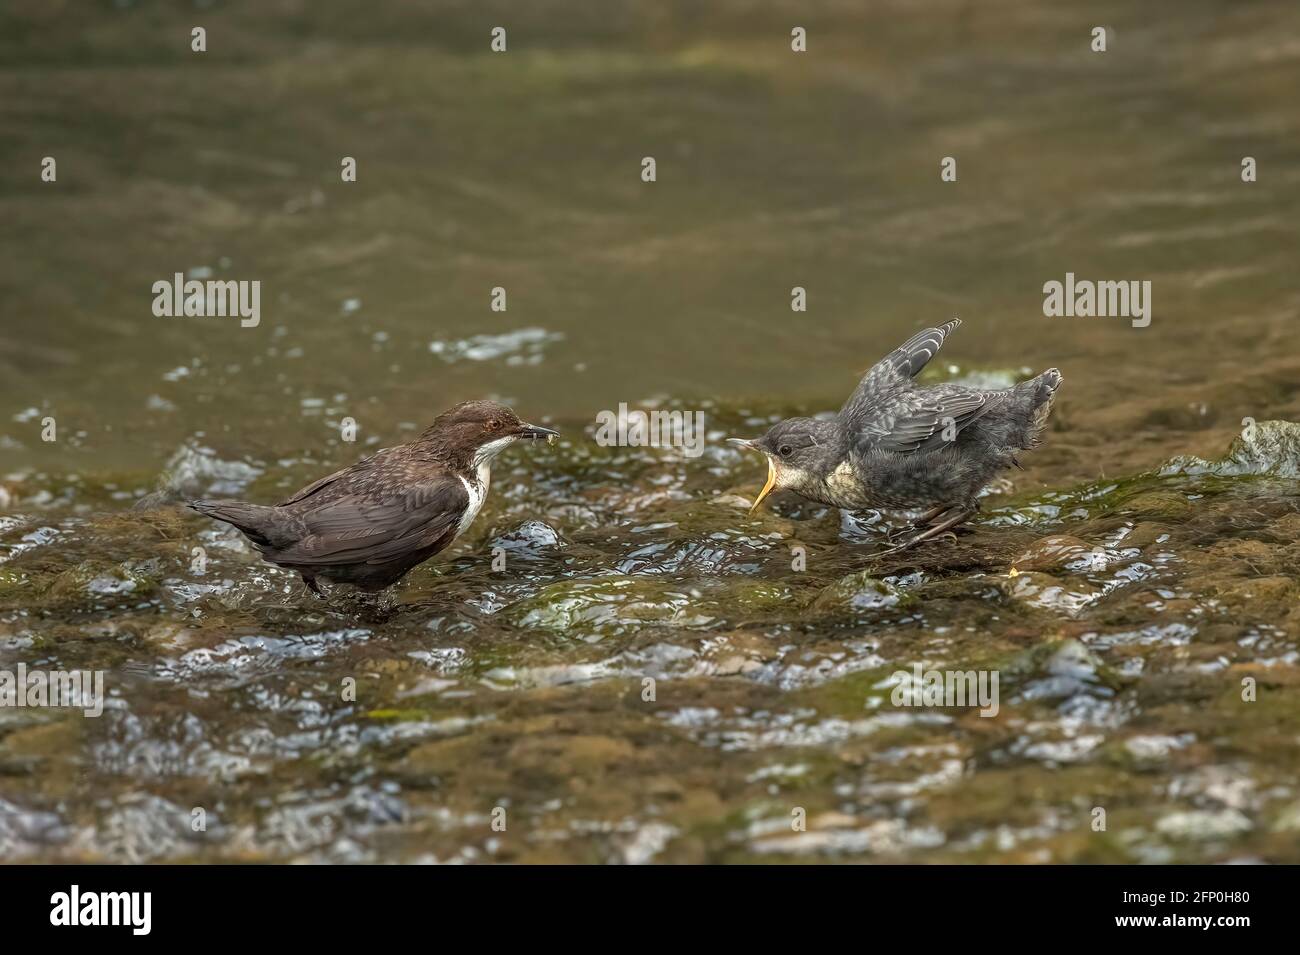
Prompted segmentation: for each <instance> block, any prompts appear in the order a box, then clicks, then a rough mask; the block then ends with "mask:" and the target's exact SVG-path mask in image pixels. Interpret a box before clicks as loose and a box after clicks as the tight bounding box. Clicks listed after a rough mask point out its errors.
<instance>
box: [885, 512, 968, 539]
mask: <svg viewBox="0 0 1300 955" xmlns="http://www.w3.org/2000/svg"><path fill="white" fill-rule="evenodd" d="M951 508H952V505H951V504H938V505H936V506H935V507H932V508H930V509H929V510H928V511H926V512H925V513H924V514H922V515H920V516H919V517H916V518H914V519H912V520H910V521H908V522H907V523H906V524H904V525H903V526H902V527H895V528H894V529H893V530H891V531H890V532H889V533H888V534H886V535H885V536H886V538H887V539H888V540H890V541H896V540H898V539H899V538H900V537H905V536H906V535H907V534H909V533H911V532H914V531H919V530H920V529H921V528H923V527H925V526H927V525H929V524H930V523H931V522H933V521H934V520H935V519H936V518H938V517H939V516H940V515H941V514H943V513H944V512H946V511H948V510H950V509H951Z"/></svg>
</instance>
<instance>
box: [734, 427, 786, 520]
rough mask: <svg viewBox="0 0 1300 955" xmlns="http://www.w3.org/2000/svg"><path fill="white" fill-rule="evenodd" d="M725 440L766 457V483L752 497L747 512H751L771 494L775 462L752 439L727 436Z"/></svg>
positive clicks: (773, 485)
mask: <svg viewBox="0 0 1300 955" xmlns="http://www.w3.org/2000/svg"><path fill="white" fill-rule="evenodd" d="M727 440H728V441H730V442H731V443H732V444H738V445H740V446H741V447H742V448H748V449H749V450H750V451H759V452H762V454H763V456H764V457H766V458H767V483H766V484H764V485H763V490H761V491H759V492H758V497H756V498H754V503H753V504H751V505H750V507H749V513H751V514H753V513H754V512H755V511H756V510H758V505H760V504H762V503H763V498H765V497H767V496H768V495H769V494H771V493H772V488H773V487H775V486H776V462H775V461H773V460H772V456H771V455H770V454H768V453H767V452H766V451H764V450H763V449H762V448H760V447H759V446H758V445H756V444H754V442H753V441H747V440H746V439H744V438H728V439H727Z"/></svg>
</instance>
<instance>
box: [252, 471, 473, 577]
mask: <svg viewBox="0 0 1300 955" xmlns="http://www.w3.org/2000/svg"><path fill="white" fill-rule="evenodd" d="M309 498H310V495H307V497H306V498H303V499H302V504H301V505H300V506H299V508H298V517H299V519H300V520H301V521H302V524H303V528H304V531H305V533H304V534H303V535H302V536H301V537H300V538H299V540H298V541H296V542H295V543H294V544H292V545H290V546H289V547H286V548H285V549H283V550H282V551H280V552H279V553H278V554H277V555H276V557H277V559H278V560H281V561H283V562H285V563H290V564H295V565H298V564H303V565H316V564H319V565H327V564H349V563H368V564H382V563H386V562H388V561H391V560H396V559H399V558H402V557H405V556H408V555H410V554H411V553H412V552H414V551H419V550H422V549H425V548H429V547H434V546H436V545H438V544H439V542H440V541H441V542H442V546H446V544H447V543H450V541H451V537H453V536H454V535H455V530H456V526H457V524H458V523H459V521H460V517H461V515H462V514H463V513H464V510H465V507H466V505H467V504H468V502H469V495H468V493H467V492H466V490H465V486H464V485H463V484H461V482H460V481H459V480H457V479H456V478H455V477H452V476H451V475H446V474H444V475H440V476H438V477H436V478H434V479H432V480H430V481H427V482H425V483H423V484H418V485H414V486H405V487H402V488H399V489H394V490H393V491H392V492H391V493H387V494H384V493H377V494H375V495H374V496H371V497H368V498H360V499H358V498H357V497H351V496H350V497H342V498H335V499H332V500H322V501H321V502H320V503H319V504H316V505H313V504H312V502H311V501H310V499H309ZM444 538H445V540H444Z"/></svg>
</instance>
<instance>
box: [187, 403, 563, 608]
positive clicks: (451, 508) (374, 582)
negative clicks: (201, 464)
mask: <svg viewBox="0 0 1300 955" xmlns="http://www.w3.org/2000/svg"><path fill="white" fill-rule="evenodd" d="M556 435H557V432H555V431H552V430H551V429H550V428H539V427H538V426H537V425H532V424H525V423H524V422H522V421H520V420H519V418H518V417H517V416H516V415H515V413H514V412H513V411H511V410H510V409H509V408H507V407H506V406H505V405H499V404H497V403H495V402H492V401H466V402H464V403H463V404H459V405H457V406H456V407H454V408H452V409H451V410H450V411H445V412H443V413H442V414H440V415H439V416H438V417H437V418H435V419H434V422H433V425H432V426H430V427H429V429H428V430H427V431H425V432H424V433H423V434H421V435H420V436H419V437H418V438H417V439H416V440H414V441H412V442H411V443H410V444H403V445H399V446H398V447H395V448H385V449H383V450H382V451H378V452H376V453H375V454H373V455H371V456H370V457H368V458H364V459H362V460H361V461H358V462H357V463H356V464H354V465H352V466H351V467H349V468H344V469H343V470H342V471H336V472H335V473H333V474H331V475H329V476H328V477H323V478H321V479H320V480H319V481H317V482H315V483H314V484H309V485H307V486H306V487H305V488H303V489H302V490H301V491H299V492H298V493H297V494H295V495H293V497H291V498H289V499H288V500H286V501H284V502H283V503H282V504H276V505H274V506H270V507H268V506H264V505H261V504H245V503H244V502H242V501H192V502H190V504H189V507H191V508H193V509H194V510H196V511H198V512H199V513H200V514H206V515H207V516H209V517H215V518H216V519H217V520H219V521H225V522H226V523H227V524H233V525H234V526H235V527H237V528H239V530H241V531H242V532H243V533H244V536H245V537H247V538H248V539H249V541H251V542H252V544H253V546H254V547H256V548H257V549H258V550H259V551H261V552H262V556H263V557H264V558H266V559H267V560H269V561H270V562H271V563H273V564H278V565H279V566H281V567H285V568H288V569H290V570H296V571H298V572H299V573H300V574H302V579H303V583H305V584H306V585H307V586H308V587H310V588H311V590H312V592H313V593H315V594H318V595H319V594H320V593H321V591H320V588H319V587H318V586H317V583H316V581H317V578H319V579H321V580H325V581H330V582H334V583H349V584H353V585H355V586H356V587H358V588H360V589H362V590H368V591H378V590H383V589H384V588H385V587H388V586H389V585H391V584H394V583H396V582H397V581H399V580H401V578H402V577H403V576H404V575H405V574H406V572H407V571H409V570H410V569H411V568H412V567H414V566H415V565H416V564H420V563H423V562H424V561H426V560H428V559H429V558H430V557H432V556H433V555H434V554H436V553H438V551H440V550H443V549H444V548H446V547H447V546H448V545H449V544H451V542H452V541H454V540H455V539H456V538H457V537H459V536H460V535H461V534H463V533H464V532H465V529H466V528H467V527H469V525H470V522H471V521H473V520H474V517H475V516H476V515H477V514H478V512H479V508H480V507H482V506H483V500H484V498H486V497H487V492H488V483H489V480H490V478H491V474H490V469H491V466H492V459H493V458H495V457H496V456H497V455H498V454H500V453H501V452H502V451H503V450H505V449H506V448H507V447H509V446H510V445H511V444H513V443H514V442H515V441H518V440H519V439H520V438H529V439H534V440H535V439H540V438H545V439H546V440H547V441H554V440H555V437H556Z"/></svg>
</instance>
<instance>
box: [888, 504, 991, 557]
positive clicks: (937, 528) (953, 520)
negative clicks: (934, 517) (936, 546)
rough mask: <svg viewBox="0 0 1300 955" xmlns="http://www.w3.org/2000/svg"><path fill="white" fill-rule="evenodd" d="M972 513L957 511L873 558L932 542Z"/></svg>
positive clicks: (969, 511)
mask: <svg viewBox="0 0 1300 955" xmlns="http://www.w3.org/2000/svg"><path fill="white" fill-rule="evenodd" d="M974 513H975V512H974V511H971V510H964V509H962V510H958V511H957V513H956V514H955V515H953V516H952V517H950V518H948V519H947V520H946V521H942V522H940V523H938V524H935V525H934V526H933V527H931V528H929V529H928V530H926V531H923V532H922V533H920V534H917V535H916V536H915V537H913V538H912V539H911V540H908V541H903V543H901V544H895V545H894V546H893V547H889V548H886V549H885V550H882V551H881V552H880V553H878V554H876V555H875V556H876V557H884V556H885V555H886V554H896V553H898V552H899V551H901V550H907V549H908V548H911V547H915V546H916V545H917V544H920V543H923V542H925V541H928V540H932V539H933V538H935V537H938V536H939V535H941V534H947V533H951V531H952V529H953V528H954V527H956V526H957V525H958V524H960V523H962V522H963V521H966V520H969V519H970V517H971V516H972V515H973V514H974Z"/></svg>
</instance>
